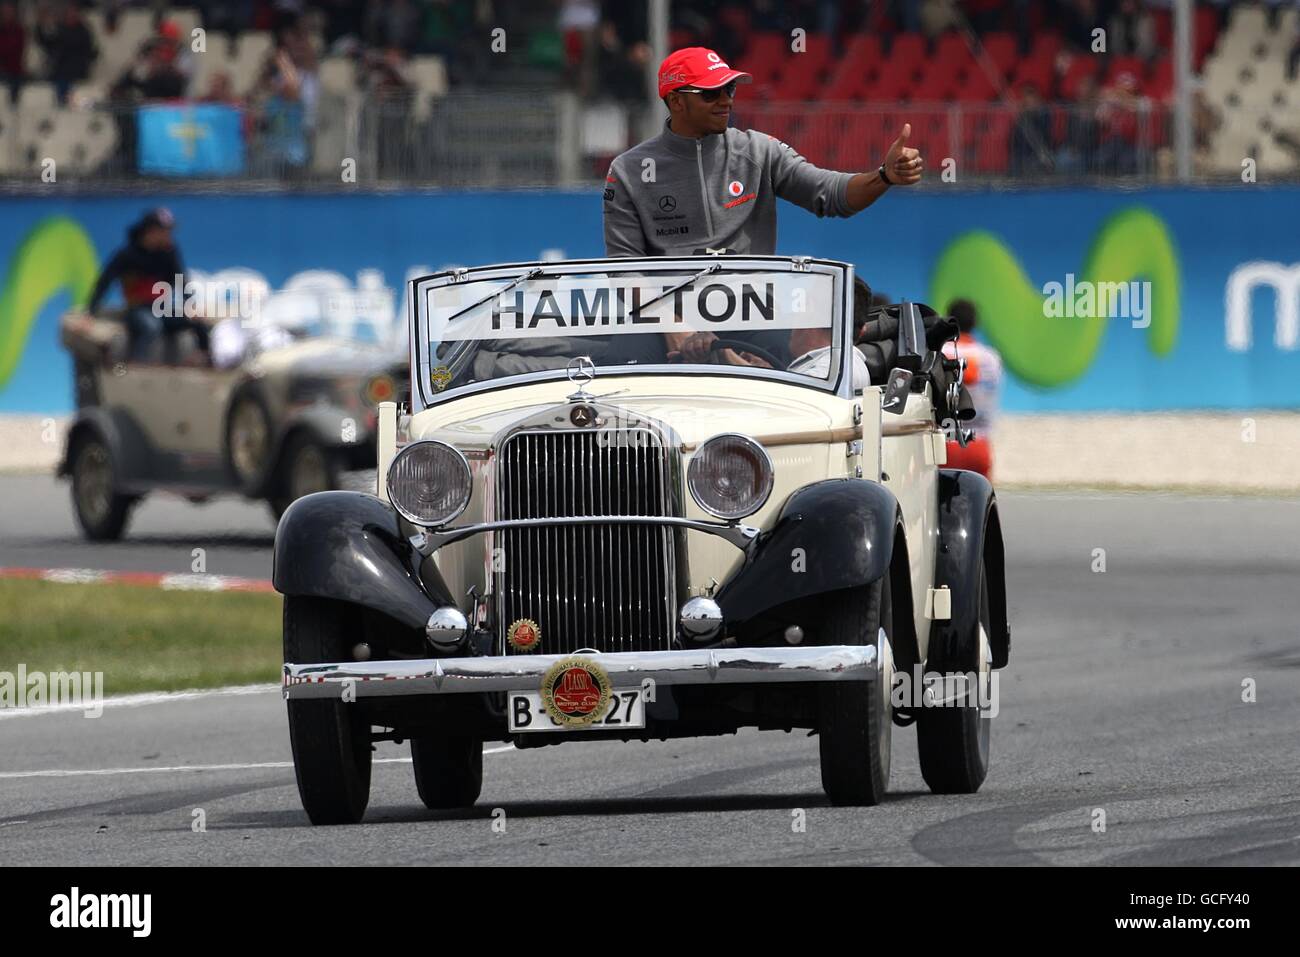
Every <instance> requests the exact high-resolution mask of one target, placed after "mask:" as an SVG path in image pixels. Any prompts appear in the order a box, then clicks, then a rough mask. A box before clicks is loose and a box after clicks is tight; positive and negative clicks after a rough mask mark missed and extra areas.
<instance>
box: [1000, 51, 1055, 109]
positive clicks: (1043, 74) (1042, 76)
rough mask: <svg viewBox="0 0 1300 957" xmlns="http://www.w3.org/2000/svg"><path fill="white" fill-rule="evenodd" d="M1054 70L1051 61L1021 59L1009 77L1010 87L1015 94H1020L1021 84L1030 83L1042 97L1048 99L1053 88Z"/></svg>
mask: <svg viewBox="0 0 1300 957" xmlns="http://www.w3.org/2000/svg"><path fill="white" fill-rule="evenodd" d="M1055 75H1056V74H1055V71H1054V69H1053V67H1052V64H1051V62H1049V61H1043V60H1032V59H1031V60H1021V61H1020V63H1019V65H1017V66H1016V71H1015V73H1014V74H1013V76H1012V79H1011V89H1012V92H1014V93H1015V94H1016V95H1017V96H1019V95H1020V88H1021V86H1022V84H1025V83H1032V84H1033V85H1034V86H1035V87H1036V88H1037V89H1038V92H1039V95H1041V96H1042V97H1044V98H1047V99H1050V98H1051V96H1052V94H1053V90H1052V86H1053V81H1054V78H1055Z"/></svg>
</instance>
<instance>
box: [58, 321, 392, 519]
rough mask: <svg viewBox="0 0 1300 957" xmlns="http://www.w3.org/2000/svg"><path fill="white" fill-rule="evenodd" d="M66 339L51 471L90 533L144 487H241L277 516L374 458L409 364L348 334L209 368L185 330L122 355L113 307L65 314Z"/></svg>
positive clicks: (289, 344)
mask: <svg viewBox="0 0 1300 957" xmlns="http://www.w3.org/2000/svg"><path fill="white" fill-rule="evenodd" d="M61 338H62V341H63V344H64V346H65V347H66V348H67V349H68V351H69V352H70V353H71V355H72V357H73V362H74V381H75V388H76V399H77V411H76V414H75V416H74V417H73V421H72V424H71V426H70V427H69V430H68V436H67V444H66V448H65V452H64V456H63V460H62V462H61V464H60V466H59V475H61V476H66V477H68V478H69V479H70V480H71V490H72V504H73V509H74V511H75V513H76V516H77V521H78V524H79V525H80V526H81V529H82V532H83V533H84V534H85V536H86V537H87V538H88V539H91V540H93V541H104V540H112V539H117V538H119V537H120V536H121V535H122V534H123V532H124V531H125V529H126V526H127V523H128V521H129V518H130V514H131V509H132V508H133V506H134V505H135V504H136V503H137V502H139V501H140V499H142V498H143V497H144V496H146V495H148V494H151V493H153V492H171V493H175V494H178V495H181V496H184V497H186V498H188V499H190V500H191V501H193V502H203V501H206V500H207V499H209V498H211V497H212V496H214V495H218V494H223V493H235V494H241V495H243V496H245V497H247V498H250V499H262V500H264V501H266V502H267V504H268V505H269V506H270V508H271V511H272V514H273V515H274V516H275V517H276V518H277V519H278V518H279V517H280V515H281V514H282V513H283V512H284V510H285V509H286V508H287V507H288V506H289V503H290V502H292V501H293V500H294V499H296V498H299V497H301V496H303V495H307V494H309V493H311V492H317V491H321V490H324V489H332V488H339V487H340V486H341V484H342V483H344V481H345V479H346V477H347V474H348V473H350V472H355V471H357V470H364V469H373V468H374V466H375V461H376V459H375V422H376V411H375V410H376V407H377V405H378V404H379V403H380V402H384V401H392V400H397V399H402V398H403V397H404V395H405V390H406V367H405V363H404V362H394V361H393V357H392V355H391V353H390V352H389V351H387V350H385V349H382V348H380V347H379V346H376V345H373V344H369V343H364V342H357V341H353V340H347V339H340V338H332V337H317V338H304V339H293V338H291V337H289V336H287V335H285V336H283V337H282V338H281V341H280V342H279V343H278V344H276V345H274V346H272V347H270V348H259V346H258V345H257V343H256V342H253V343H250V345H249V347H248V348H247V350H246V351H244V352H243V353H242V354H241V355H242V359H241V361H237V362H235V363H234V364H233V365H231V366H229V367H227V368H214V367H212V366H210V365H209V364H208V362H207V359H206V357H204V356H203V355H202V354H198V353H197V350H193V347H192V346H190V344H189V342H188V338H189V337H188V336H186V335H181V336H177V337H176V339H175V340H174V341H168V342H165V343H161V342H160V343H159V344H158V345H159V347H160V348H159V349H158V350H155V352H156V353H157V361H127V360H126V359H125V345H126V342H125V340H126V336H125V330H124V326H123V324H122V322H120V321H118V320H116V319H114V318H113V317H112V316H111V315H105V316H102V317H91V316H87V315H85V314H82V313H75V312H74V313H69V314H67V315H65V316H64V317H63V319H62V322H61ZM187 346H189V347H190V350H191V351H187V350H186V347H187Z"/></svg>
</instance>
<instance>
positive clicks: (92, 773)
mask: <svg viewBox="0 0 1300 957" xmlns="http://www.w3.org/2000/svg"><path fill="white" fill-rule="evenodd" d="M514 749H515V746H514V745H513V744H506V745H502V746H501V747H499V748H487V749H486V750H484V752H483V753H484V754H500V753H501V752H503V751H513V750H514ZM410 763H411V759H410V758H375V764H410ZM291 767H293V762H292V761H261V762H258V763H256V764H182V765H177V766H175V767H169V768H77V769H72V770H69V769H64V768H48V769H45V770H41V771H0V780H11V779H14V778H81V777H97V776H100V775H106V774H170V773H172V772H180V771H257V770H262V769H265V768H291Z"/></svg>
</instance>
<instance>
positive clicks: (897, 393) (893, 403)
mask: <svg viewBox="0 0 1300 957" xmlns="http://www.w3.org/2000/svg"><path fill="white" fill-rule="evenodd" d="M911 391H912V373H910V372H908V371H907V370H906V369H891V370H890V372H889V382H888V383H886V385H885V393H884V395H883V397H882V398H881V401H880V408H881V410H882V411H884V412H892V413H894V415H902V414H903V409H904V408H906V407H907V397H908V395H909V394H910V393H911Z"/></svg>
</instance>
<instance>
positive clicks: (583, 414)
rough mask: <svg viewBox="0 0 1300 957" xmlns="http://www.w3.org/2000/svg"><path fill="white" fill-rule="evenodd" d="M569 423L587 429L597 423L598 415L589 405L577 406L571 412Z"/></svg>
mask: <svg viewBox="0 0 1300 957" xmlns="http://www.w3.org/2000/svg"><path fill="white" fill-rule="evenodd" d="M569 421H570V422H572V423H573V424H574V425H576V426H577V427H578V428H580V429H582V428H586V427H587V426H589V425H591V424H592V423H593V422H595V421H596V413H595V412H594V411H593V410H592V408H591V406H589V405H575V406H574V407H573V408H572V409H571V410H569Z"/></svg>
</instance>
